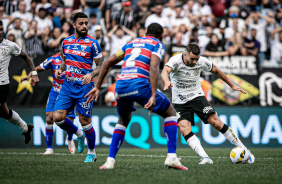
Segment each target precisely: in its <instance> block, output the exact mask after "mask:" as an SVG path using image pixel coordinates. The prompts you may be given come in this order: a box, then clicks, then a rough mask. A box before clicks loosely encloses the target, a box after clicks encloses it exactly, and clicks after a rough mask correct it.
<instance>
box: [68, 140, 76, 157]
mask: <svg viewBox="0 0 282 184" xmlns="http://www.w3.org/2000/svg"><path fill="white" fill-rule="evenodd" d="M67 139H68V136H67ZM68 149H69V152H70V153H71V154H74V153H75V151H76V147H75V144H74V141H73V140H70V141H69V140H68Z"/></svg>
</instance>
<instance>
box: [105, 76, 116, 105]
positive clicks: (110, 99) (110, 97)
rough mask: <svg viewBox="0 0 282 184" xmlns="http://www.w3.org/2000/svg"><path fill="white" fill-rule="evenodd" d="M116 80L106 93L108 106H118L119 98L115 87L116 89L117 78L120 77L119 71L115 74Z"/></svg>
mask: <svg viewBox="0 0 282 184" xmlns="http://www.w3.org/2000/svg"><path fill="white" fill-rule="evenodd" d="M114 75H115V76H114V80H115V82H114V83H112V84H111V85H110V86H109V88H108V92H107V94H106V95H105V102H106V104H107V105H108V106H112V107H116V106H117V99H116V96H115V89H116V83H117V79H118V75H119V73H115V74H114Z"/></svg>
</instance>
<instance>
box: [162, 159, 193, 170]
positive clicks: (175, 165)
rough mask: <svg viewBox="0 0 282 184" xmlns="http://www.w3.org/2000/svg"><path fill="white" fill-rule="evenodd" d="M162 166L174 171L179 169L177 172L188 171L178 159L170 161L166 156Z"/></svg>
mask: <svg viewBox="0 0 282 184" xmlns="http://www.w3.org/2000/svg"><path fill="white" fill-rule="evenodd" d="M164 164H165V166H166V167H168V168H174V169H179V170H188V168H187V167H184V166H183V165H182V164H181V163H180V159H178V158H175V159H171V158H170V157H169V156H167V157H166V159H165V163H164Z"/></svg>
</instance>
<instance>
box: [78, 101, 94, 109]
mask: <svg viewBox="0 0 282 184" xmlns="http://www.w3.org/2000/svg"><path fill="white" fill-rule="evenodd" d="M79 105H80V106H81V107H82V108H83V109H90V108H91V103H89V104H87V103H86V102H82V103H79Z"/></svg>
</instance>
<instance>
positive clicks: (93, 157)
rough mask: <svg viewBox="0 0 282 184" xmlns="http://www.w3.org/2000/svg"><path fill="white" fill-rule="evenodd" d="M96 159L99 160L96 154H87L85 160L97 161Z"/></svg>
mask: <svg viewBox="0 0 282 184" xmlns="http://www.w3.org/2000/svg"><path fill="white" fill-rule="evenodd" d="M96 160H97V158H96V154H95V155H90V154H87V156H86V158H85V160H84V162H95V161H96Z"/></svg>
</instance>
